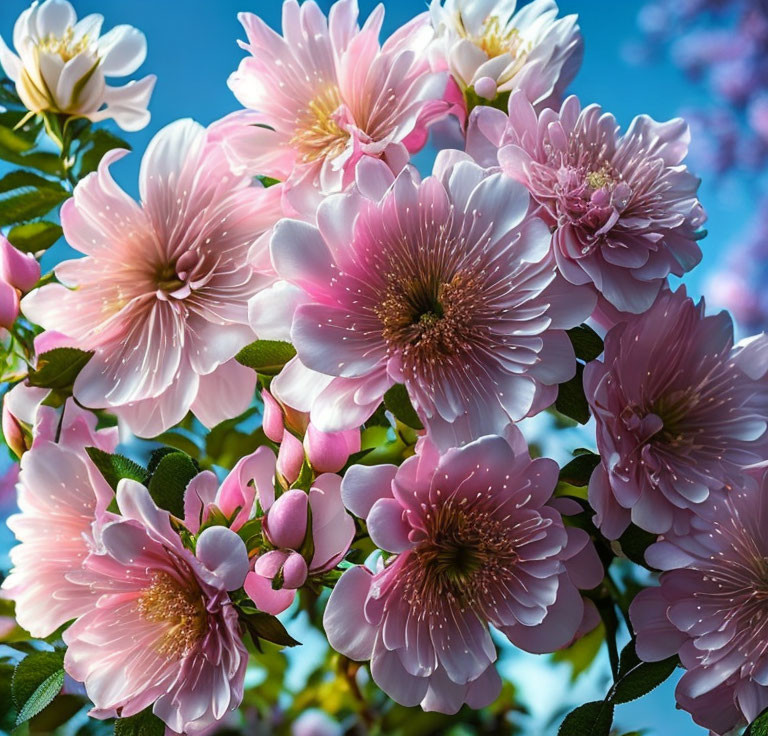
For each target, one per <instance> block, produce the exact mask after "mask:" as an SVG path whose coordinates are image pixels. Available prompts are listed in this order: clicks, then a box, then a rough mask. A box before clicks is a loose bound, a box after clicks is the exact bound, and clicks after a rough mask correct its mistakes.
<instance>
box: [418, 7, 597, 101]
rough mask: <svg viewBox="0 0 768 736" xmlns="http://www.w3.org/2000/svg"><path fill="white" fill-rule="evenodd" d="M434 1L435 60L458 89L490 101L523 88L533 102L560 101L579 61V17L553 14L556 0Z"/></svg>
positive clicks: (432, 14) (431, 8)
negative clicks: (522, 0) (522, 1)
mask: <svg viewBox="0 0 768 736" xmlns="http://www.w3.org/2000/svg"><path fill="white" fill-rule="evenodd" d="M516 4H517V3H516V0H432V3H431V5H430V9H429V12H430V16H431V18H432V25H433V26H434V28H435V32H436V39H435V42H434V44H433V47H432V49H431V55H432V58H433V63H434V65H435V66H438V67H447V68H448V69H449V71H450V72H451V74H452V75H453V77H454V79H455V80H456V82H457V84H458V85H459V87H461V89H462V91H466V90H468V89H472V90H474V92H475V93H476V94H477V95H478V96H480V97H484V98H486V99H489V100H493V99H495V98H496V97H497V96H498V95H502V94H507V95H508V93H510V92H512V91H513V90H515V89H523V90H524V91H525V93H526V96H527V97H528V99H529V100H530V101H531V103H533V104H534V105H535V106H537V107H545V106H549V103H550V101H551V102H553V103H554V102H558V101H559V98H560V97H562V93H563V91H564V89H565V87H566V86H567V85H568V84H569V83H570V81H571V80H572V79H573V77H574V75H575V74H576V72H577V70H578V68H579V66H580V65H581V57H582V54H583V48H584V44H583V41H582V38H581V32H580V29H579V26H578V23H577V16H575V15H568V16H566V17H564V18H560V19H558V18H557V13H558V8H557V5H556V4H555V2H554V0H534V1H533V2H532V3H530V5H526V6H525V7H523V8H521V9H520V10H519V11H518V12H517V13H515V6H516Z"/></svg>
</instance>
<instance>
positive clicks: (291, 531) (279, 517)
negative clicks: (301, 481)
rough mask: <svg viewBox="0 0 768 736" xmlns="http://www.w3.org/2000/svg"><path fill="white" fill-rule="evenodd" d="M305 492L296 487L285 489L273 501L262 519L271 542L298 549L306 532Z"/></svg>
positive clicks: (276, 545)
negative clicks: (289, 489) (290, 489)
mask: <svg viewBox="0 0 768 736" xmlns="http://www.w3.org/2000/svg"><path fill="white" fill-rule="evenodd" d="M308 501H309V499H308V497H307V494H306V493H305V492H304V491H302V490H299V489H298V488H295V489H293V490H292V491H286V492H285V493H284V494H283V495H282V496H280V498H278V499H277V501H275V503H274V504H273V505H272V508H270V510H269V512H268V513H267V516H266V518H265V520H264V528H265V530H266V532H267V536H268V537H269V539H270V541H271V542H272V544H274V545H275V547H281V548H282V549H296V550H297V549H299V547H301V543H302V542H303V541H304V535H305V534H306V533H307V504H308Z"/></svg>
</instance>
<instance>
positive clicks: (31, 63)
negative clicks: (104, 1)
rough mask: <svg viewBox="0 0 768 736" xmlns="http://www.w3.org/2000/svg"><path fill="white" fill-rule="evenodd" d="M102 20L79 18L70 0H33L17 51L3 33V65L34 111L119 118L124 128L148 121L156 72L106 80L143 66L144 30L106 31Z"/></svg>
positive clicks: (17, 34) (16, 39)
mask: <svg viewBox="0 0 768 736" xmlns="http://www.w3.org/2000/svg"><path fill="white" fill-rule="evenodd" d="M103 21H104V18H103V17H102V16H101V15H98V14H93V15H88V16H86V17H85V18H83V19H82V20H81V21H79V22H78V20H77V16H76V15H75V11H74V8H73V7H72V6H71V5H70V4H69V3H68V2H67V0H45V2H43V3H42V4H38V3H37V2H33V3H32V5H31V6H30V7H29V8H28V9H27V10H25V11H24V12H23V13H22V14H21V15H20V16H19V18H18V20H17V21H16V25H15V26H14V29H13V45H14V46H15V48H16V52H17V53H16V54H14V53H13V51H11V49H9V48H8V46H7V45H6V43H5V42H4V41H3V39H2V38H0V64H2V67H3V69H4V70H5V73H6V74H7V75H8V77H10V79H11V80H12V81H13V82H15V83H16V91H17V92H18V94H19V97H20V98H21V100H22V102H23V103H24V105H25V106H26V107H27V108H28V109H29V110H31V111H32V112H36V113H39V112H46V111H47V112H54V113H63V114H66V115H72V116H78V117H85V118H89V119H90V120H93V121H97V120H105V119H106V118H114V120H115V122H116V123H117V124H118V125H119V126H120V127H121V128H123V130H140V129H141V128H143V127H144V126H145V125H146V124H147V123H148V122H149V111H148V110H147V105H148V104H149V98H150V95H151V94H152V88H153V87H154V86H155V76H154V75H152V74H151V75H149V76H147V77H144V79H141V80H139V81H132V82H129V83H128V84H126V85H124V86H122V87H110V86H108V85H107V84H106V81H105V77H107V76H112V77H123V76H126V75H128V74H132V73H133V72H135V71H136V69H138V67H139V66H141V64H142V63H143V62H144V58H145V57H146V55H147V41H146V39H145V37H144V34H143V33H141V31H139V30H137V29H136V28H133V27H132V26H127V25H121V26H116V27H115V28H113V29H112V30H111V31H109V33H106V34H104V35H103V36H101V35H100V33H101V24H102V23H103ZM17 54H18V55H17Z"/></svg>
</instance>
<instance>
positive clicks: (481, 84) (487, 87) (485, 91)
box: [475, 77, 497, 100]
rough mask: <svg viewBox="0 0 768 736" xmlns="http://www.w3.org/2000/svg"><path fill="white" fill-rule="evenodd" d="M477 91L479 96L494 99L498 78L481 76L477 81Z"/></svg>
mask: <svg viewBox="0 0 768 736" xmlns="http://www.w3.org/2000/svg"><path fill="white" fill-rule="evenodd" d="M475 92H476V93H477V95H478V96H479V97H484V98H485V99H486V100H492V99H494V97H496V92H497V88H496V80H494V79H491V78H490V77H481V78H480V79H478V80H477V81H476V82H475Z"/></svg>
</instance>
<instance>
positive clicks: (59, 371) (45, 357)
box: [27, 348, 93, 391]
mask: <svg viewBox="0 0 768 736" xmlns="http://www.w3.org/2000/svg"><path fill="white" fill-rule="evenodd" d="M92 356H93V351H92V350H91V351H86V350H78V349H77V348H54V349H53V350H48V351H47V352H45V353H42V354H41V355H39V356H38V358H37V367H36V368H35V369H33V370H31V371H30V372H29V377H28V379H27V380H28V382H29V384H30V385H31V386H40V387H42V388H51V389H56V390H59V391H71V390H72V384H74V382H75V379H76V378H77V375H78V373H80V371H81V370H82V369H83V368H84V367H85V364H86V363H87V362H88V361H89V360H90V359H91V357H92Z"/></svg>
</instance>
